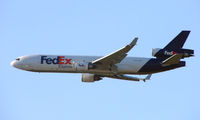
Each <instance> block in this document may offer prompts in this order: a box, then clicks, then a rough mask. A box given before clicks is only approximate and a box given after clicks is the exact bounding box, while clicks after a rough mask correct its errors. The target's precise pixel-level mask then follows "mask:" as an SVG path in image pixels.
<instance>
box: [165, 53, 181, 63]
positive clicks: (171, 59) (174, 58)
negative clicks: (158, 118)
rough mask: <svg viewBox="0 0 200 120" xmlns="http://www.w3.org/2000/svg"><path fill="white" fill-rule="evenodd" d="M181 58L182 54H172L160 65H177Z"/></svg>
mask: <svg viewBox="0 0 200 120" xmlns="http://www.w3.org/2000/svg"><path fill="white" fill-rule="evenodd" d="M182 57H183V55H182V54H174V55H172V56H171V57H169V58H167V59H166V60H164V61H163V62H162V65H172V64H178V63H179V61H180V59H181V58H182Z"/></svg>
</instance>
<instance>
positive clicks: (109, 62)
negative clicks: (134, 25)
mask: <svg viewBox="0 0 200 120" xmlns="http://www.w3.org/2000/svg"><path fill="white" fill-rule="evenodd" d="M137 40H138V38H137V37H136V38H135V39H134V40H133V41H132V42H131V43H130V44H129V45H127V46H125V47H123V48H121V49H119V50H117V51H116V52H114V53H111V54H109V55H107V56H104V57H102V58H99V59H97V60H95V61H92V64H94V65H97V66H99V65H100V66H99V67H101V68H110V66H113V65H115V64H117V63H120V62H121V61H122V60H123V59H124V58H125V57H126V56H127V53H128V52H129V51H130V50H131V48H133V47H134V46H135V45H136V42H137Z"/></svg>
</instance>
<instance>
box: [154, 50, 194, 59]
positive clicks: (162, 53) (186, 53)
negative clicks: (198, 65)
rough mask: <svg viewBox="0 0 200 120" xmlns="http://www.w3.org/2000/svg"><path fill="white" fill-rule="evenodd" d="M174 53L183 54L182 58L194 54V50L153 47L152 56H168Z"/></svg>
mask: <svg viewBox="0 0 200 120" xmlns="http://www.w3.org/2000/svg"><path fill="white" fill-rule="evenodd" d="M174 54H183V57H182V58H186V57H191V56H194V50H191V49H178V50H167V49H160V48H153V49H152V56H154V57H157V58H166V57H170V56H172V55H174Z"/></svg>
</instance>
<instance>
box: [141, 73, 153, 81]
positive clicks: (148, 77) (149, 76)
mask: <svg viewBox="0 0 200 120" xmlns="http://www.w3.org/2000/svg"><path fill="white" fill-rule="evenodd" d="M151 75H152V74H148V75H147V76H146V78H144V79H143V81H144V82H146V80H150V78H151Z"/></svg>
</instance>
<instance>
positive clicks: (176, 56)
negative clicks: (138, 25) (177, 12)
mask: <svg viewBox="0 0 200 120" xmlns="http://www.w3.org/2000/svg"><path fill="white" fill-rule="evenodd" d="M189 33H190V31H182V32H181V33H179V34H178V35H177V36H176V37H175V38H174V39H173V40H172V41H171V42H170V43H168V44H167V45H166V46H165V47H164V48H163V49H161V48H154V49H152V56H154V57H155V58H141V57H126V56H127V53H128V52H129V51H130V50H131V49H132V48H133V47H134V46H135V45H136V42H137V40H138V38H135V39H134V40H133V41H132V42H131V43H130V44H129V45H126V46H125V47H123V48H121V49H119V50H117V51H115V52H113V53H111V54H109V55H106V56H103V57H100V56H71V55H28V56H22V57H18V58H17V59H16V60H14V61H12V62H11V65H12V66H13V67H16V68H18V69H22V70H26V71H32V72H56V73H82V81H83V82H94V81H98V80H101V79H102V78H103V77H109V78H115V79H123V80H131V81H140V80H143V81H145V80H148V79H150V77H151V75H152V74H153V73H158V72H163V71H167V70H172V69H175V68H179V67H184V66H185V64H186V63H185V61H181V59H183V58H186V57H191V56H193V54H194V50H191V49H183V48H182V47H183V45H184V43H185V41H186V39H187V37H188V35H189ZM128 74H129V75H128ZM132 74H138V75H143V74H148V75H147V77H146V78H137V77H133V76H130V75H132Z"/></svg>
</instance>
